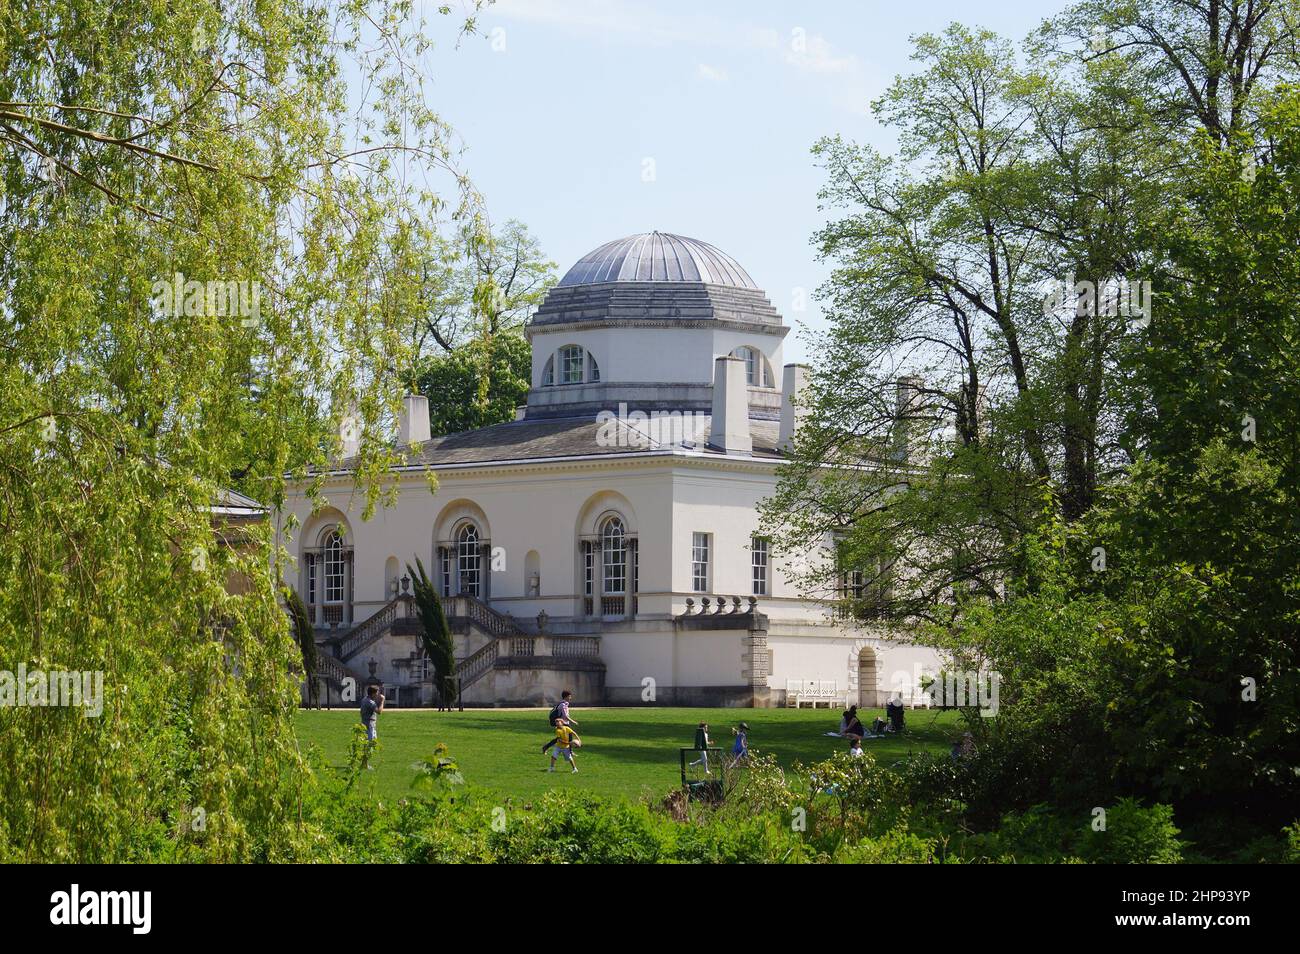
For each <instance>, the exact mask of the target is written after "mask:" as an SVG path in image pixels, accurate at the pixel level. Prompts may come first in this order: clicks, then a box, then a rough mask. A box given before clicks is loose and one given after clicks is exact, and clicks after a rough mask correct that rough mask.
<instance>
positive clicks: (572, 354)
mask: <svg viewBox="0 0 1300 954" xmlns="http://www.w3.org/2000/svg"><path fill="white" fill-rule="evenodd" d="M585 361H586V352H585V351H583V349H582V346H581V345H565V346H564V347H563V348H561V349H560V383H561V384H581V383H582V376H583V371H584V368H583V364H584V363H585Z"/></svg>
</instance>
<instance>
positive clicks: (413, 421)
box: [397, 394, 430, 445]
mask: <svg viewBox="0 0 1300 954" xmlns="http://www.w3.org/2000/svg"><path fill="white" fill-rule="evenodd" d="M429 436H430V435H429V399H428V398H427V397H425V396H424V395H423V394H408V395H406V397H404V398H402V413H401V414H400V415H398V418H397V443H398V444H401V445H406V444H422V443H424V442H425V441H427V440H428V439H429Z"/></svg>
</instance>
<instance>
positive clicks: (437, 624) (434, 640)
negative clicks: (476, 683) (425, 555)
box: [406, 557, 456, 710]
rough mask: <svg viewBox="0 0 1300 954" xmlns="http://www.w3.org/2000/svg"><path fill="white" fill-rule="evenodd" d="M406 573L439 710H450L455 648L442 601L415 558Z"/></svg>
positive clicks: (454, 693)
mask: <svg viewBox="0 0 1300 954" xmlns="http://www.w3.org/2000/svg"><path fill="white" fill-rule="evenodd" d="M406 572H407V573H409V574H410V575H411V580H412V583H413V585H414V590H415V608H416V612H418V613H419V614H420V624H421V626H423V630H422V632H421V633H420V639H421V641H422V642H423V643H424V653H425V655H426V656H428V657H429V662H430V663H431V664H432V665H433V672H434V682H433V684H434V688H435V690H436V691H437V694H438V709H439V710H442V709H443V708H451V704H452V700H453V699H455V698H456V647H455V645H454V644H453V643H452V640H451V630H450V629H449V628H448V626H447V617H446V615H445V614H444V613H443V611H442V600H440V599H438V592H437V590H435V589H434V586H433V583H432V582H431V581H430V580H429V575H428V574H427V573H425V572H424V564H423V563H421V562H420V558H419V557H416V558H415V569H411V565H410V564H409V563H408V564H407V565H406Z"/></svg>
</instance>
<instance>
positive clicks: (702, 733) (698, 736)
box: [691, 722, 713, 775]
mask: <svg viewBox="0 0 1300 954" xmlns="http://www.w3.org/2000/svg"><path fill="white" fill-rule="evenodd" d="M695 751H697V752H699V753H700V757H699V758H698V759H696V760H695V761H694V762H692V763H691V766H692V767H694V766H696V765H703V766H704V774H705V775H712V774H713V773H712V772H710V771H709V724H708V723H707V722H701V723H700V725H699V727H698V728H697V729H696V730H695Z"/></svg>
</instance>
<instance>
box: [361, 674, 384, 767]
mask: <svg viewBox="0 0 1300 954" xmlns="http://www.w3.org/2000/svg"><path fill="white" fill-rule="evenodd" d="M383 711H384V694H383V693H382V692H380V691H379V687H378V686H367V687H366V695H365V698H363V699H362V700H361V724H362V725H364V726H365V727H366V753H365V755H364V756H363V757H362V760H361V764H362V765H364V766H365V767H366V768H370V767H371V766H370V753H371V751H372V750H373V749H374V747H375V742H376V741H377V740H378V739H379V713H381V712H383Z"/></svg>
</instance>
